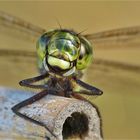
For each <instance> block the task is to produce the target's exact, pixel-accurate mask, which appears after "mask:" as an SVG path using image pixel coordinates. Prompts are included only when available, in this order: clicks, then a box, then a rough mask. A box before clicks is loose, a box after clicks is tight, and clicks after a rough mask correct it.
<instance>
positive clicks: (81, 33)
mask: <svg viewBox="0 0 140 140" xmlns="http://www.w3.org/2000/svg"><path fill="white" fill-rule="evenodd" d="M87 30H88V29H87V28H86V29H84V30H82V31H81V32H79V33H77V35H80V34H82V33H83V32H85V31H87Z"/></svg>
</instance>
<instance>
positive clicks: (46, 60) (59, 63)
mask: <svg viewBox="0 0 140 140" xmlns="http://www.w3.org/2000/svg"><path fill="white" fill-rule="evenodd" d="M45 38H46V39H45ZM38 49H39V50H38V52H39V53H41V54H43V55H42V59H43V65H44V68H45V69H46V70H47V71H53V72H55V73H59V74H62V75H63V76H70V75H72V74H74V73H75V72H76V70H82V69H84V68H86V67H87V65H88V63H89V62H90V60H91V58H92V48H91V44H90V43H89V42H88V41H87V40H86V39H85V38H84V37H81V36H79V35H77V34H76V33H75V32H73V31H69V30H64V29H59V30H53V31H51V32H47V33H45V34H43V35H42V36H41V37H40V39H39V42H38ZM39 55H40V54H39Z"/></svg>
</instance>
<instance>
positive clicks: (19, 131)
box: [0, 87, 102, 140]
mask: <svg viewBox="0 0 140 140" xmlns="http://www.w3.org/2000/svg"><path fill="white" fill-rule="evenodd" d="M33 94H34V93H31V92H27V91H26V92H25V91H18V90H13V89H6V88H2V87H1V88H0V112H1V113H0V138H2V139H3V140H6V139H8V138H10V139H18V138H19V139H21V138H25V139H26V140H27V139H37V140H41V139H46V136H47V137H49V138H50V139H51V140H63V139H74V140H76V139H82V140H101V139H102V137H101V128H100V118H99V116H98V113H97V111H96V108H94V107H93V106H92V105H91V104H89V103H87V102H84V101H79V100H77V99H73V98H64V97H60V96H53V95H47V96H46V97H44V98H42V99H41V100H39V101H37V102H35V103H33V104H31V105H28V106H26V107H23V108H22V109H21V110H20V112H22V113H23V114H26V115H27V116H29V117H31V118H33V119H35V120H38V121H39V122H42V123H43V124H45V126H46V127H48V128H49V130H51V131H52V133H53V134H54V135H56V137H54V136H53V135H51V134H50V133H49V132H48V131H47V130H46V129H45V128H44V127H41V126H38V125H36V124H33V123H32V122H29V121H27V120H24V119H22V118H19V117H18V116H16V115H14V114H13V112H12V111H11V107H12V106H13V105H15V104H17V103H19V102H20V101H22V100H25V99H27V98H29V97H31V96H33Z"/></svg>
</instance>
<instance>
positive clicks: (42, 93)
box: [12, 90, 56, 137]
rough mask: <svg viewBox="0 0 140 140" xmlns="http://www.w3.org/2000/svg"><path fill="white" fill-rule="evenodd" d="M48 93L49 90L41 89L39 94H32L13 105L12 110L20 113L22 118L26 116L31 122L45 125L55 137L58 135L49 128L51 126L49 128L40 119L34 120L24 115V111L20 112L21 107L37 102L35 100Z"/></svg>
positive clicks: (17, 113)
mask: <svg viewBox="0 0 140 140" xmlns="http://www.w3.org/2000/svg"><path fill="white" fill-rule="evenodd" d="M46 95H48V92H47V90H44V91H41V92H39V93H38V94H36V95H34V96H32V97H30V98H28V99H26V100H24V101H22V102H20V103H18V104H16V105H15V106H13V107H12V111H13V112H14V113H15V114H16V115H18V116H20V117H22V118H24V119H26V120H28V121H31V122H33V123H35V124H37V125H40V126H43V127H45V128H46V129H47V130H48V131H49V132H50V133H51V134H52V135H53V136H54V137H56V136H55V135H54V134H53V133H52V132H51V131H50V130H49V128H48V127H47V126H46V125H44V124H43V123H42V122H39V121H37V120H34V119H32V118H30V117H28V116H26V115H24V114H22V113H20V112H19V110H20V108H22V107H24V106H27V105H29V104H32V103H33V102H35V101H37V100H40V99H41V98H43V97H44V96H46Z"/></svg>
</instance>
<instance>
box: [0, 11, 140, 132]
mask: <svg viewBox="0 0 140 140" xmlns="http://www.w3.org/2000/svg"><path fill="white" fill-rule="evenodd" d="M0 26H1V27H3V28H1V29H0V30H1V32H4V33H5V29H6V30H7V29H10V30H11V31H13V32H14V34H16V35H17V36H18V37H19V38H22V39H25V40H28V41H31V42H34V41H36V40H37V38H38V37H39V36H40V38H39V39H38V42H37V57H38V69H39V72H40V74H41V75H40V76H37V77H33V78H29V79H25V80H22V81H20V82H19V84H20V85H21V86H26V87H30V88H37V89H38V88H39V89H43V91H41V92H40V93H38V94H36V95H34V96H33V97H31V98H29V99H27V100H25V101H23V102H20V103H19V104H17V105H15V106H14V107H13V108H12V110H13V111H14V112H15V113H16V114H17V115H18V116H20V117H23V118H25V119H27V120H30V121H32V122H34V123H37V124H39V125H42V126H43V124H41V123H40V122H38V121H36V120H33V119H32V118H29V117H28V116H25V115H23V114H21V113H20V112H18V110H19V109H20V108H22V107H24V106H26V105H28V104H31V103H33V102H35V101H37V100H39V99H41V98H43V97H44V96H46V95H47V94H54V95H60V96H65V97H74V98H77V99H80V100H85V101H88V100H87V99H86V98H84V97H83V96H81V95H80V94H81V93H82V94H85V95H88V96H95V95H96V96H98V95H102V93H103V91H102V90H100V89H98V88H96V87H94V86H92V85H90V84H87V83H85V82H83V81H82V80H80V79H79V77H81V75H82V72H81V71H82V70H83V69H85V68H86V67H87V65H88V63H90V61H91V59H92V46H91V44H90V42H93V43H94V44H95V45H96V46H97V47H98V48H102V47H104V46H106V44H107V43H109V44H111V46H114V47H116V46H115V45H116V44H117V46H120V47H124V44H130V42H133V41H134V42H138V41H139V40H138V39H139V37H140V26H134V27H127V28H120V29H114V30H110V31H103V32H99V33H93V34H86V35H82V34H81V33H77V32H75V31H73V30H68V29H63V28H59V29H55V30H50V31H46V30H45V29H43V28H41V27H39V26H36V25H33V24H32V23H29V22H27V21H24V20H23V19H20V18H18V17H15V16H12V15H10V14H7V13H4V12H0ZM6 34H10V32H9V31H7V33H6ZM21 34H22V36H21ZM19 35H20V36H19ZM89 41H90V42H89ZM122 44H123V45H122ZM15 47H16V46H15ZM108 48H109V47H108ZM108 48H106V49H108ZM0 54H1V55H13V56H27V57H35V52H34V49H32V48H29V51H25V50H22V49H21V50H16V49H15V50H12V49H9V48H8V49H5V48H4V49H1V50H0ZM102 57H103V58H102ZM94 63H95V64H97V65H98V64H99V65H105V66H112V67H115V68H120V69H127V70H130V71H136V72H139V71H140V66H139V64H138V65H137V63H136V65H133V63H131V64H128V63H124V62H121V61H115V59H114V60H113V61H111V60H108V59H106V58H105V57H104V56H101V57H100V58H99V59H96V60H95V61H94ZM45 78H48V79H49V80H48V81H47V82H46V83H44V84H41V85H36V84H33V83H35V82H37V81H40V80H43V79H45ZM73 82H75V83H76V84H77V85H79V86H81V87H83V88H84V89H85V90H81V91H78V92H76V91H73V85H72V83H73ZM78 93H80V94H78ZM48 131H49V130H48Z"/></svg>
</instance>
